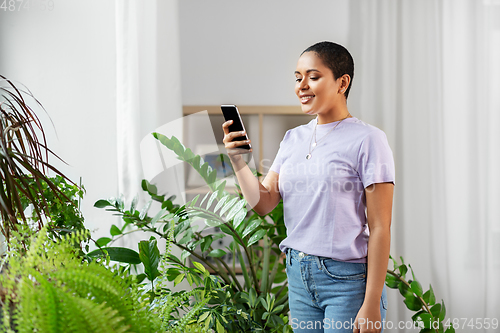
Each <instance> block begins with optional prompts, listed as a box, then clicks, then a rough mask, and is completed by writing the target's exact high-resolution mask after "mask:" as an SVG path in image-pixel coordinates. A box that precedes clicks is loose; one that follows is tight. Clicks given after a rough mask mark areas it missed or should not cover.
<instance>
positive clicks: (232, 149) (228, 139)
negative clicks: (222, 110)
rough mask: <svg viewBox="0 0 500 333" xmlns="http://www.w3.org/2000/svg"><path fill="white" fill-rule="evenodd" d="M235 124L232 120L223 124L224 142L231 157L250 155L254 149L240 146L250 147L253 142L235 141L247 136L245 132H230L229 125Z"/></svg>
mask: <svg viewBox="0 0 500 333" xmlns="http://www.w3.org/2000/svg"><path fill="white" fill-rule="evenodd" d="M232 123H233V121H232V120H228V121H226V122H224V123H223V124H222V129H223V130H224V138H223V139H222V142H223V143H224V147H225V148H226V150H227V152H228V155H229V156H236V155H241V154H248V153H250V152H252V149H245V148H241V147H240V146H244V145H248V144H250V143H251V140H250V139H248V140H234V139H235V138H238V137H241V136H245V135H246V132H245V131H238V132H229V125H231V124H232Z"/></svg>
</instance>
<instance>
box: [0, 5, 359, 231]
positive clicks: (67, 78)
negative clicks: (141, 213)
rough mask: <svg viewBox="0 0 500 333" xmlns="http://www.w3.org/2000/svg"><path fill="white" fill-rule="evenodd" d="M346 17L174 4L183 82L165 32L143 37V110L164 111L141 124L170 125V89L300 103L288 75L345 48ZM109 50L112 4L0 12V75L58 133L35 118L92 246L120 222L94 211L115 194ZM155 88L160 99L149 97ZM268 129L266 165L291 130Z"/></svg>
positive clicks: (190, 101) (188, 100) (217, 99)
mask: <svg viewBox="0 0 500 333" xmlns="http://www.w3.org/2000/svg"><path fill="white" fill-rule="evenodd" d="M150 5H151V4H150V3H149V2H148V3H147V4H146V6H150ZM162 9H163V10H165V7H164V6H158V9H157V10H158V11H161V10H162ZM146 10H148V9H147V8H146ZM348 10H349V8H348V1H347V0H335V1H332V0H321V1H320V0H312V1H309V2H308V3H307V6H305V5H304V2H302V1H297V0H292V1H284V0H280V1H264V0H257V1H244V2H243V1H240V2H235V1H224V0H212V1H202V0H182V1H179V29H180V52H181V77H182V80H181V82H172V80H174V81H176V79H175V76H172V74H171V70H169V66H167V65H165V64H163V65H162V63H161V59H164V58H165V56H164V55H165V54H166V53H167V52H168V50H169V49H170V48H171V47H172V46H173V45H170V44H169V43H168V41H166V40H165V42H164V43H165V44H162V41H163V40H164V38H163V39H162V35H161V29H162V28H159V31H160V33H159V34H158V35H151V38H150V39H141V41H140V42H141V45H142V47H145V48H146V49H148V50H151V52H149V51H147V52H145V54H144V59H143V60H144V61H143V62H142V63H141V70H142V72H141V75H142V74H144V73H145V74H144V75H147V76H148V77H151V78H153V79H152V80H149V81H151V82H149V81H147V82H146V83H145V84H144V85H143V86H141V89H142V90H143V91H147V90H151V99H143V100H142V101H141V103H142V104H141V107H143V108H144V109H146V110H149V109H151V108H163V110H162V112H164V114H165V116H164V117H163V116H162V117H159V118H158V119H156V120H154V119H149V118H150V117H151V115H150V114H148V113H146V110H145V113H144V116H143V117H142V118H143V119H141V122H144V123H145V124H148V123H149V124H152V123H157V122H161V121H167V120H173V119H172V117H170V116H169V115H170V113H171V112H172V111H171V108H170V107H171V105H169V95H170V94H171V93H172V87H173V86H181V87H182V96H183V97H182V101H183V104H184V105H203V104H204V105H207V104H221V103H235V104H237V105H298V103H297V101H296V97H295V95H294V92H293V86H294V75H293V71H294V69H295V65H296V61H297V59H298V57H299V55H300V53H301V52H302V51H303V50H304V49H305V48H306V47H308V46H309V45H311V44H313V43H315V42H317V41H321V40H332V41H336V42H339V43H341V44H345V43H346V42H347V37H348V23H349V22H348V17H349V15H348ZM162 19H163V20H167V19H168V16H167V15H162V14H161V13H160V12H159V13H158V15H157V17H156V18H151V20H148V19H147V18H145V19H144V21H143V22H144V24H145V27H143V29H145V30H148V29H149V30H151V27H150V26H151V25H152V24H153V23H152V22H155V21H157V25H158V26H162V25H165V26H166V23H165V24H163V23H162ZM156 41H158V43H159V44H155V43H156ZM115 49H116V43H115V3H114V1H112V0H107V1H98V0H91V1H85V2H84V1H80V0H64V1H62V0H61V1H54V10H53V11H45V12H38V13H35V12H26V11H21V12H14V13H12V12H4V11H0V73H1V74H3V75H6V76H8V77H9V78H11V79H14V80H16V81H19V82H21V83H23V84H25V85H26V86H27V87H29V89H31V91H32V92H33V93H34V94H35V96H36V97H37V98H38V99H39V100H40V101H41V102H42V104H43V105H44V106H45V108H46V110H47V111H48V113H49V115H50V117H51V119H52V121H53V123H54V127H55V130H56V131H57V136H56V134H55V132H54V128H53V127H52V125H51V123H50V121H49V120H48V118H47V117H46V116H43V115H41V118H42V121H43V123H44V125H45V129H46V133H47V136H48V144H49V147H51V149H53V150H54V151H55V152H56V153H57V154H58V155H59V156H60V157H62V158H63V159H64V160H65V161H66V162H67V163H68V164H69V166H65V165H63V164H62V163H60V162H58V161H57V160H55V159H52V162H53V163H54V164H55V165H56V166H58V167H60V169H61V171H63V172H64V173H65V174H67V175H68V176H69V177H70V178H71V179H73V180H74V181H78V180H79V178H80V177H82V178H83V184H84V186H85V187H86V189H87V195H86V197H85V198H84V200H83V203H82V210H83V213H84V215H85V218H86V224H87V226H88V227H89V228H91V229H92V230H96V233H95V237H96V238H97V237H100V236H104V235H108V230H109V225H110V224H111V223H116V222H117V220H116V219H115V218H113V217H112V216H111V215H110V214H109V213H107V212H104V211H102V210H99V209H96V208H94V207H93V204H94V202H95V201H96V200H98V199H100V198H105V197H108V196H115V195H117V194H118V193H117V157H116V103H115V93H116V82H115V80H116V50H115ZM154 52H156V54H153V53H154ZM148 59H149V60H148ZM153 62H158V63H157V67H155V66H154V65H152V63H153ZM155 68H156V71H154V72H155V73H156V77H154V76H153V75H152V74H151V73H153V72H152V70H151V69H155ZM155 82H156V83H157V84H158V87H160V88H159V89H160V91H159V92H155V91H154V89H152V88H154V83H155ZM163 90H165V91H163ZM155 94H157V95H155ZM155 101H156V102H155ZM174 118H175V117H174ZM274 119H275V118H274ZM273 121H274V122H275V121H276V120H270V122H273ZM270 125H272V124H267V123H266V126H267V127H266V128H269V129H270V130H271V129H272V130H273V131H276V134H275V137H273V138H272V139H271V140H269V142H270V143H269V147H270V148H269V149H268V150H267V152H268V153H266V156H265V157H266V158H271V159H272V158H273V157H274V154H275V151H277V147H278V145H279V141H280V140H281V138H282V133H284V131H286V129H288V128H289V126H288V125H287V124H286V123H281V124H277V126H276V127H274V126H271V127H269V126H270ZM150 127H151V126H150ZM153 129H154V128H151V130H153ZM281 132H282V133H281ZM266 147H267V146H266ZM271 162H272V161H268V162H267V163H266V166H270V163H271Z"/></svg>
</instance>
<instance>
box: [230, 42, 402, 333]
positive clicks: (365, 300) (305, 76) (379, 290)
mask: <svg viewBox="0 0 500 333" xmlns="http://www.w3.org/2000/svg"><path fill="white" fill-rule="evenodd" d="M353 76H354V62H353V60H352V57H351V55H350V54H349V52H348V51H347V50H346V49H345V48H344V47H342V46H341V45H338V44H335V43H331V42H321V43H317V44H315V45H313V46H311V47H309V48H308V49H306V50H305V51H304V52H303V53H302V54H301V56H300V58H299V60H298V63H297V68H296V71H295V77H296V85H295V93H296V95H297V97H298V98H299V101H300V103H301V106H302V111H303V112H305V113H307V114H310V115H316V118H315V119H313V120H311V121H310V122H309V123H307V124H305V125H301V126H298V127H295V128H293V129H290V130H288V131H287V132H286V134H285V136H284V138H283V140H282V142H281V143H280V148H279V151H278V153H277V155H276V158H275V160H274V162H273V164H272V165H271V167H270V171H269V173H268V174H267V175H266V177H265V179H264V181H263V182H262V183H260V182H259V181H258V179H257V178H256V177H255V176H253V174H252V172H251V170H250V169H249V167H248V166H247V165H246V163H245V162H244V161H243V160H242V156H241V154H242V153H245V152H248V151H244V150H243V149H238V146H240V145H243V144H248V142H244V141H233V139H234V138H235V137H238V136H240V135H241V134H242V133H236V132H231V133H230V132H229V131H228V126H229V125H230V124H231V122H230V121H229V122H225V123H224V124H223V125H222V127H223V130H224V134H225V135H224V139H223V142H224V144H225V147H226V149H227V151H228V155H229V157H230V159H231V162H232V164H233V167H234V169H235V171H236V176H237V178H238V182H239V185H240V186H241V189H242V192H243V195H244V197H245V199H246V200H247V202H248V203H249V204H250V205H251V206H252V207H253V209H254V210H255V211H256V212H257V213H258V214H261V215H265V214H268V213H269V212H270V211H272V210H273V209H274V208H275V207H276V205H277V204H278V203H279V202H280V200H281V198H283V205H284V220H285V225H286V227H287V237H286V238H285V239H284V240H283V242H282V243H281V244H280V249H281V250H282V251H283V252H285V253H286V257H287V259H286V262H287V266H286V271H287V275H288V284H289V305H290V324H291V326H292V328H293V329H294V332H330V331H335V332H362V333H365V332H381V331H382V329H383V322H384V321H385V314H386V308H387V306H386V302H387V301H386V295H385V286H384V281H385V275H386V269H387V263H388V259H389V248H390V224H391V214H392V199H393V189H394V184H395V176H394V173H395V172H394V160H393V156H392V151H391V149H390V147H389V144H388V142H387V138H386V136H385V134H384V132H382V131H381V130H380V129H378V128H376V127H374V126H371V125H368V124H366V123H364V122H362V121H361V120H359V119H357V118H356V117H353V116H352V115H350V113H349V111H348V109H347V97H348V95H349V91H350V88H351V83H352V78H353ZM365 209H366V214H365ZM368 239H370V241H369V242H368Z"/></svg>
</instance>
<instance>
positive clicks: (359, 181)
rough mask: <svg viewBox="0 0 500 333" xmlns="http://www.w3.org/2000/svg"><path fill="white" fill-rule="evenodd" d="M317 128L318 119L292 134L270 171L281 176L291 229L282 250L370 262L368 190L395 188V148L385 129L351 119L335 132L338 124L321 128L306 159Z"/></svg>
mask: <svg viewBox="0 0 500 333" xmlns="http://www.w3.org/2000/svg"><path fill="white" fill-rule="evenodd" d="M316 123H317V118H315V119H312V120H311V121H310V122H309V123H307V124H305V125H301V126H298V127H295V128H292V129H290V130H288V131H287V132H286V134H285V136H284V138H283V140H282V141H281V143H280V148H279V150H278V153H277V155H276V158H275V159H274V162H273V164H272V165H271V167H270V170H271V171H275V172H277V173H279V191H280V194H281V197H282V198H283V207H284V220H285V225H286V229H287V237H286V238H285V239H284V240H283V241H282V242H281V244H280V250H281V251H283V252H285V250H286V249H287V248H292V249H295V250H298V251H302V252H305V253H307V254H312V255H316V256H322V257H328V258H333V259H336V260H340V261H350V262H366V254H367V251H368V235H369V232H368V226H367V223H366V214H365V209H366V197H365V193H364V189H365V188H366V187H367V186H369V185H371V184H374V183H383V182H392V183H393V184H395V171H394V158H393V156H392V151H391V148H390V147H389V143H388V142H387V137H386V135H385V133H384V132H383V131H382V130H380V129H378V128H377V127H375V126H372V125H369V124H366V123H364V122H363V121H361V120H359V119H357V118H356V117H352V118H347V119H345V120H343V121H342V122H341V123H340V124H339V125H338V126H337V127H336V128H335V129H334V130H332V128H333V127H334V126H335V125H337V124H338V122H337V121H336V122H332V123H327V124H321V125H317V127H316V141H319V142H318V145H317V146H316V148H314V150H313V151H312V157H311V158H310V159H306V155H307V154H308V152H309V144H310V143H311V149H312V142H311V137H312V134H313V130H314V126H315V125H316ZM330 130H332V131H330ZM313 142H314V140H313Z"/></svg>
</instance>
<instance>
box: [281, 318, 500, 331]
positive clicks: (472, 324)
mask: <svg viewBox="0 0 500 333" xmlns="http://www.w3.org/2000/svg"><path fill="white" fill-rule="evenodd" d="M358 324H359V325H361V326H365V327H366V328H368V329H377V330H379V329H384V330H386V329H387V330H393V329H397V330H403V329H406V330H412V329H414V330H421V329H424V328H425V324H424V322H422V321H412V320H406V321H403V320H401V321H397V322H394V321H391V320H388V321H386V320H385V319H384V320H382V321H371V320H366V319H365V318H359V319H358ZM290 325H291V326H292V329H294V330H296V329H337V330H340V329H347V330H352V329H354V328H355V327H356V326H355V324H354V320H353V319H351V320H346V321H341V320H334V319H331V318H324V319H323V320H307V321H306V320H298V319H297V318H292V319H291V320H290ZM430 325H431V327H430V328H432V329H439V322H437V321H434V322H432V323H430ZM498 326H499V323H498V319H497V318H460V319H459V318H454V319H448V320H447V321H445V322H443V327H444V328H445V329H446V328H448V327H453V328H454V329H455V330H457V329H466V328H467V329H469V330H480V329H486V330H489V329H492V330H496V329H497V328H498Z"/></svg>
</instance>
